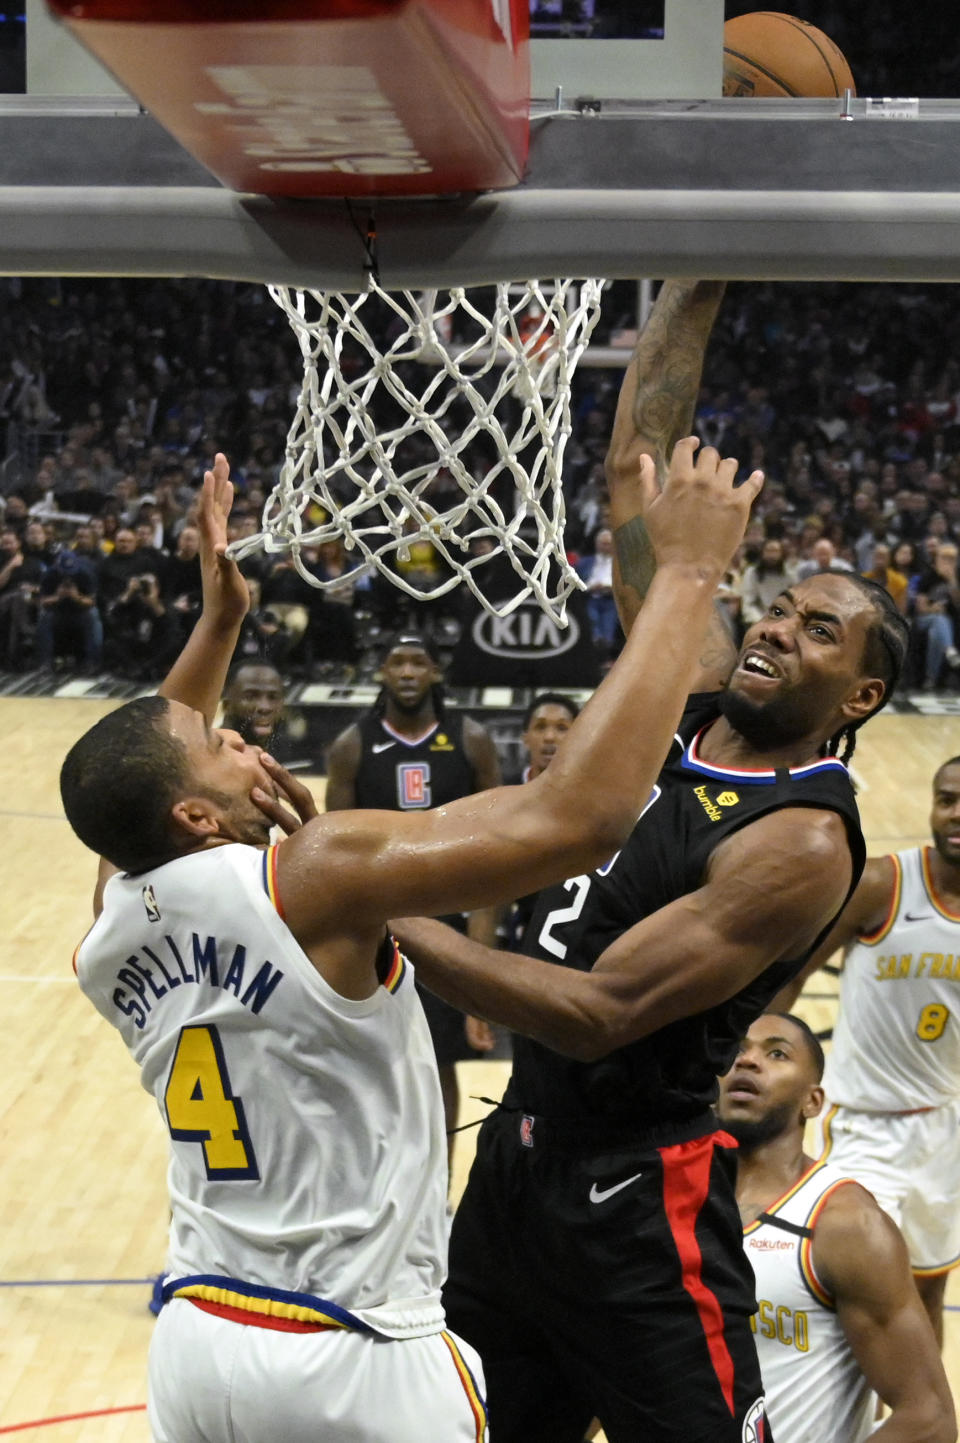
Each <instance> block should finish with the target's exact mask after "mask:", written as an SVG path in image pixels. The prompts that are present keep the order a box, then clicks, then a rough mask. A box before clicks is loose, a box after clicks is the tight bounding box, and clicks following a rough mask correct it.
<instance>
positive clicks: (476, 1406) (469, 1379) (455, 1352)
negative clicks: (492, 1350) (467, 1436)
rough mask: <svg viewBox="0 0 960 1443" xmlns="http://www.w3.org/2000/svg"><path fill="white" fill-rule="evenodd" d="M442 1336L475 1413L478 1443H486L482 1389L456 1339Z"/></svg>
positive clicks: (485, 1413)
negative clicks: (478, 1385)
mask: <svg viewBox="0 0 960 1443" xmlns="http://www.w3.org/2000/svg"><path fill="white" fill-rule="evenodd" d="M440 1336H441V1338H442V1339H443V1341H444V1342H445V1343H446V1345H447V1348H448V1349H449V1351H450V1356H451V1358H452V1359H453V1364H454V1367H455V1368H456V1370H457V1373H458V1374H459V1376H460V1382H461V1383H462V1385H463V1391H464V1392H465V1393H466V1395H467V1401H468V1403H469V1404H470V1410H471V1412H472V1413H473V1421H474V1426H475V1427H476V1430H477V1443H484V1439H485V1438H486V1436H487V1404H486V1400H485V1399H484V1398H483V1396H482V1394H481V1392H480V1389H479V1388H478V1387H477V1380H476V1378H475V1377H474V1376H473V1373H472V1372H471V1369H470V1365H469V1364H468V1363H467V1360H466V1358H464V1356H463V1354H462V1353H461V1351H460V1348H459V1346H458V1344H457V1340H456V1338H454V1337H453V1336H452V1335H451V1334H450V1333H441V1334H440Z"/></svg>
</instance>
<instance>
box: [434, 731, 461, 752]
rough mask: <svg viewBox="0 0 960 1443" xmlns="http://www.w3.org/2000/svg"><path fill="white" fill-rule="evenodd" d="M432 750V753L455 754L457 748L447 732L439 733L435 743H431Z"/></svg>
mask: <svg viewBox="0 0 960 1443" xmlns="http://www.w3.org/2000/svg"><path fill="white" fill-rule="evenodd" d="M430 750H431V751H432V752H453V751H456V747H455V746H454V744H453V742H452V741H451V740H450V738H449V737H448V736H447V734H446V732H437V734H436V736H435V737H434V739H433V741H432V742H431V743H430Z"/></svg>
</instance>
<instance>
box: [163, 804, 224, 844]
mask: <svg viewBox="0 0 960 1443" xmlns="http://www.w3.org/2000/svg"><path fill="white" fill-rule="evenodd" d="M170 824H171V826H172V828H173V830H174V832H175V833H177V834H178V835H179V836H180V838H181V839H182V840H183V841H185V842H186V841H189V840H190V839H191V838H192V839H193V840H195V841H198V842H202V841H203V840H204V838H206V837H215V836H216V835H217V834H218V832H219V831H220V818H219V816H218V815H217V809H216V807H215V806H214V804H213V803H212V802H211V801H210V799H209V797H199V796H191V797H181V798H180V799H179V801H176V802H174V804H173V806H172V807H171V808H170Z"/></svg>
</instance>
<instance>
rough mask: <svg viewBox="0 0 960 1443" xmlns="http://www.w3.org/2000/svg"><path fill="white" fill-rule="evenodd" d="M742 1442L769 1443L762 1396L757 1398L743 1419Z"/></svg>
mask: <svg viewBox="0 0 960 1443" xmlns="http://www.w3.org/2000/svg"><path fill="white" fill-rule="evenodd" d="M743 1443H769V1439H768V1436H767V1415H766V1412H765V1411H764V1406H763V1399H762V1398H758V1399H757V1401H756V1402H755V1403H754V1404H753V1406H752V1407H751V1409H750V1412H749V1413H748V1414H747V1416H746V1418H744V1420H743Z"/></svg>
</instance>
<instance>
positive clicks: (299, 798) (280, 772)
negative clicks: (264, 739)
mask: <svg viewBox="0 0 960 1443" xmlns="http://www.w3.org/2000/svg"><path fill="white" fill-rule="evenodd" d="M260 764H261V766H262V767H263V770H264V771H265V772H266V773H267V775H268V776H269V777H270V779H271V781H272V782H273V783H274V785H275V786H276V788H277V791H278V792H279V793H280V797H279V798H277V797H271V796H270V795H269V794H268V793H267V792H265V791H264V790H263V788H262V787H254V789H253V791H252V792H251V793H250V797H251V800H252V801H253V802H255V803H256V805H257V806H258V807H259V808H260V810H261V812H262V813H263V815H264V816H265V817H268V818H269V819H270V821H271V822H273V824H274V826H276V827H279V828H280V830H281V831H282V832H286V834H287V836H288V837H289V836H290V835H291V833H292V832H298V831H299V830H300V828H301V827H302V826H303V825H304V824H305V823H306V822H312V821H313V819H314V817H316V816H318V815H319V812H318V809H317V804H316V802H315V801H314V799H313V793H312V792H311V791H310V788H309V787H305V786H304V784H303V782H298V781H297V780H296V778H295V777H293V776H291V775H290V773H289V772H288V771H287V769H286V767H282V766H281V765H280V763H279V762H278V761H275V760H274V759H273V757H271V756H270V755H269V754H268V753H267V752H261V753H260ZM284 800H286V801H287V802H289V803H290V806H291V807H293V812H290V811H288V810H287V808H286V807H285V806H284V804H283V802H284ZM294 813H295V814H296V815H294Z"/></svg>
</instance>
